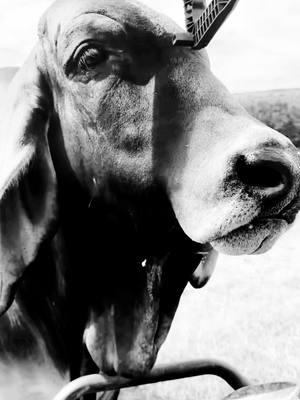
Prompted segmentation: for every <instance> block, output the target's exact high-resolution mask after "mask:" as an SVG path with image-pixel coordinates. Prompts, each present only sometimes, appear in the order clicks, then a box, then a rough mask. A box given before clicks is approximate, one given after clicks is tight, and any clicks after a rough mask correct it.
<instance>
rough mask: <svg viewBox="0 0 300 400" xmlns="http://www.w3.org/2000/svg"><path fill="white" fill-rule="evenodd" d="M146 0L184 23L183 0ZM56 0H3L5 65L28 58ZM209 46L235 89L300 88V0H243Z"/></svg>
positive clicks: (0, 23) (0, 20)
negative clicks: (41, 20) (41, 19)
mask: <svg viewBox="0 0 300 400" xmlns="http://www.w3.org/2000/svg"><path fill="white" fill-rule="evenodd" d="M82 1H85V0H82ZM119 1H122V0H119ZM143 2H144V3H146V4H147V5H149V6H151V7H153V8H155V9H157V10H159V11H162V12H164V13H166V14H168V15H169V16H171V17H172V18H173V19H175V20H176V21H177V22H178V23H180V24H181V25H183V7H182V3H183V2H182V0H143ZM51 3H52V0H0V67H3V66H7V65H20V64H21V63H22V62H23V61H24V59H25V58H26V56H27V54H28V53H29V51H30V49H31V47H32V45H33V43H34V41H35V38H36V26H37V21H38V19H39V16H40V15H41V14H42V12H43V11H44V10H45V9H46V8H47V6H48V5H49V4H51ZM208 50H209V55H210V59H211V62H212V69H213V71H214V72H215V73H216V75H217V76H218V77H219V78H220V79H221V80H222V81H223V82H224V83H225V84H226V86H227V87H228V88H229V89H230V90H232V91H235V92H236V91H245V90H247V91H248V90H264V89H275V88H293V87H300V1H299V0H240V2H239V4H238V5H237V8H236V10H235V11H234V13H233V14H232V15H231V16H230V18H229V19H228V20H227V21H226V22H225V24H224V26H223V27H222V28H221V29H220V31H219V32H218V33H217V35H216V37H215V38H214V39H213V41H212V42H211V44H210V45H209V47H208Z"/></svg>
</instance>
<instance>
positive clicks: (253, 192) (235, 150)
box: [170, 127, 300, 255]
mask: <svg viewBox="0 0 300 400" xmlns="http://www.w3.org/2000/svg"><path fill="white" fill-rule="evenodd" d="M249 132H251V131H249ZM259 135H261V137H260V136H259ZM192 146H193V145H192V144H191V145H190V147H192ZM210 146H211V147H212V149H213V150H211V149H209V150H208V151H207V152H206V154H205V153H204V154H203V155H201V154H200V152H198V154H197V153H196V151H195V150H193V152H191V153H190V154H188V155H187V157H186V160H188V161H187V162H186V165H185V170H184V173H183V174H181V176H180V177H179V178H178V176H176V179H177V182H176V185H173V188H174V191H172V190H171V191H170V193H171V195H170V197H171V200H172V204H173V208H174V211H175V214H176V217H177V219H178V221H179V223H180V225H181V226H182V228H183V230H184V231H185V233H186V234H187V236H188V237H190V238H191V239H192V240H194V241H195V242H198V243H211V244H212V246H213V247H214V248H215V249H216V250H217V251H220V252H223V253H226V254H231V255H241V254H259V253H262V252H265V251H267V250H268V249H269V248H271V247H272V245H273V244H274V243H275V241H276V239H277V238H278V237H279V236H280V235H281V234H282V233H283V232H284V231H286V229H287V228H288V227H289V226H290V225H291V223H292V222H293V221H294V220H295V217H296V214H297V212H298V211H299V209H300V197H299V193H300V157H299V152H298V151H297V149H296V148H295V147H294V146H293V145H292V143H291V142H290V141H289V140H288V139H286V138H285V137H283V135H281V134H279V133H278V132H275V131H273V130H271V129H270V128H267V127H260V128H258V129H257V128H256V130H253V131H252V136H251V134H249V133H248V134H247V135H245V138H243V136H242V135H240V137H239V138H236V139H235V138H234V135H233V140H232V142H231V143H230V142H229V141H228V139H227V142H225V141H224V140H223V141H222V138H221V140H220V143H217V144H214V147H213V146H212V145H210ZM198 149H199V147H198ZM195 154H196V155H195ZM178 182H180V183H179V184H178Z"/></svg>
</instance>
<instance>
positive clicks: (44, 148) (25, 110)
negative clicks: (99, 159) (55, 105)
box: [0, 50, 56, 315]
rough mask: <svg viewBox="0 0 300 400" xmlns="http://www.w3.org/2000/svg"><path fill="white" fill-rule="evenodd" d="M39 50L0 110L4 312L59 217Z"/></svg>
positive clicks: (0, 303)
mask: <svg viewBox="0 0 300 400" xmlns="http://www.w3.org/2000/svg"><path fill="white" fill-rule="evenodd" d="M37 54H38V52H37V51H36V50H35V51H34V52H33V53H32V54H31V56H30V57H29V59H28V60H27V62H26V63H25V65H24V66H23V67H22V68H21V69H20V70H19V71H18V72H17V74H16V76H15V77H14V79H13V81H12V83H11V85H10V87H9V89H8V96H7V101H6V105H5V110H4V112H3V114H0V315H1V314H3V313H4V312H5V311H6V310H7V309H8V307H9V306H10V304H11V302H12V301H13V298H14V293H15V290H16V284H17V282H18V281H19V279H20V278H21V277H22V275H23V273H24V271H25V269H26V267H28V265H29V264H30V263H31V262H32V261H33V260H34V259H35V257H36V255H37V252H38V249H39V247H40V244H41V242H42V241H43V240H44V239H45V238H46V237H47V235H48V234H49V230H50V228H51V226H53V223H54V221H55V215H56V178H55V173H54V169H53V165H52V161H51V156H50V151H49V145H48V138H47V136H48V135H47V134H48V126H49V121H50V115H51V93H50V90H49V88H48V86H47V83H46V80H45V78H44V76H43V73H42V72H41V70H40V68H39V66H38V57H37Z"/></svg>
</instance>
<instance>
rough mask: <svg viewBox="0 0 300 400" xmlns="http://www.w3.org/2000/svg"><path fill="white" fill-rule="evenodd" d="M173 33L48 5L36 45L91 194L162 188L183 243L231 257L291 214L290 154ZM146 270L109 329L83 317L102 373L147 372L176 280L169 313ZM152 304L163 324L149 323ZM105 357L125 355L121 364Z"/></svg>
mask: <svg viewBox="0 0 300 400" xmlns="http://www.w3.org/2000/svg"><path fill="white" fill-rule="evenodd" d="M120 4H122V5H121V6H120ZM177 29H179V28H178V27H177V26H176V25H174V24H173V23H172V22H170V21H168V20H167V19H163V18H161V17H160V16H158V15H156V14H155V13H152V12H151V11H149V10H148V9H145V8H144V7H141V6H137V5H136V4H135V3H133V2H129V1H128V2H127V1H124V2H122V3H119V2H118V3H115V2H112V1H108V0H98V1H96V0H95V1H94V0H93V1H92V0H90V1H85V2H84V4H83V2H80V1H77V2H76V1H73V0H72V1H65V2H57V3H55V5H54V6H53V7H52V8H51V9H50V10H49V12H48V13H47V14H46V16H45V17H44V19H43V20H42V23H41V25H40V42H41V45H42V47H43V49H44V65H45V66H47V67H46V68H47V73H48V77H49V80H50V82H51V86H52V87H53V96H54V110H55V114H56V115H57V117H58V119H59V121H60V127H61V132H62V137H63V141H64V145H65V150H66V153H67V157H68V160H69V162H70V165H71V168H72V170H73V171H74V173H75V175H76V177H77V179H78V180H79V181H80V183H81V185H82V187H84V188H85V190H87V191H88V192H90V194H91V196H92V195H93V196H94V197H99V198H101V196H103V193H106V186H107V185H108V184H109V183H110V181H111V180H113V181H114V182H117V184H118V185H119V186H122V188H123V189H122V190H123V191H127V192H129V193H130V192H132V193H143V192H147V191H148V189H149V188H151V187H152V186H156V185H157V186H159V187H161V188H163V191H164V193H165V194H166V195H167V196H168V199H169V201H170V203H171V205H172V208H173V211H174V213H175V216H176V218H177V220H178V223H179V225H180V226H181V228H182V229H183V231H184V232H185V234H186V236H187V237H188V238H190V239H192V240H193V241H194V242H197V243H202V244H207V243H210V244H212V246H213V247H215V248H216V249H217V250H220V251H224V252H227V253H231V254H257V253H260V252H263V251H266V250H267V249H269V248H270V247H271V245H272V244H273V243H274V241H275V239H276V238H277V237H278V235H279V234H280V233H282V232H283V231H285V230H286V229H287V227H288V225H289V224H290V223H291V222H293V220H294V218H295V214H296V212H297V211H298V208H299V207H298V205H297V204H298V203H299V168H300V163H299V157H298V155H297V151H296V149H295V148H294V147H293V145H292V144H291V142H290V141H289V140H288V139H286V138H285V137H283V136H282V135H280V134H279V133H277V132H275V131H273V130H272V129H270V128H267V127H266V126H264V125H263V124H261V123H259V122H258V121H256V120H254V119H253V118H251V117H250V116H249V115H248V114H247V113H246V112H245V111H244V110H243V109H242V108H241V107H240V106H239V105H238V104H237V103H236V102H235V100H234V99H233V98H232V97H231V96H230V94H229V93H228V92H227V91H226V89H225V88H224V87H223V86H222V85H221V84H220V83H219V82H218V80H217V79H216V78H215V77H214V76H213V74H212V73H211V71H210V68H209V63H208V60H207V57H206V54H205V52H204V51H201V52H193V51H191V50H188V49H183V48H175V47H173V46H172V37H173V34H174V33H175V32H176V30H177ZM158 229H159V227H158ZM173 262H175V260H173ZM182 262H184V260H182ZM149 271H150V272H149V273H147V274H146V273H144V274H143V276H142V277H141V278H139V279H140V281H139V279H136V280H134V282H135V283H131V281H130V280H129V279H128V277H126V276H125V275H124V277H123V278H124V282H126V283H128V286H129V288H131V289H132V290H133V293H134V295H135V296H139V297H134V296H132V294H130V296H131V297H132V299H131V297H130V300H128V296H129V289H124V291H121V292H120V293H116V298H117V300H116V299H113V300H112V301H111V302H112V304H115V303H114V302H119V308H120V309H121V310H123V312H124V313H123V314H122V316H121V317H120V318H119V321H121V322H120V326H117V327H116V328H112V326H114V324H116V325H117V323H116V321H117V320H118V316H117V315H118V311H117V309H114V311H112V309H113V308H109V307H107V308H106V309H105V310H104V311H103V313H102V314H101V313H100V312H98V313H97V312H96V315H94V316H92V318H91V324H90V326H89V329H88V330H87V333H86V336H87V343H88V347H89V350H90V352H91V354H92V356H93V358H94V360H95V361H96V362H97V363H98V365H99V366H100V367H101V368H104V369H106V366H108V367H107V370H109V371H110V372H111V371H112V370H113V368H114V370H115V371H116V372H118V373H123V374H128V373H134V374H137V373H140V372H143V371H144V370H146V369H148V368H150V367H151V366H152V364H153V362H154V359H155V356H156V352H157V349H158V348H159V346H160V345H161V343H162V341H163V339H164V337H165V334H164V335H162V336H163V338H161V337H159V338H158V339H157V331H159V328H157V326H158V325H159V324H160V326H163V329H162V330H165V331H166V332H167V331H168V329H169V326H170V323H171V320H172V318H173V315H174V312H175V310H176V307H177V304H178V301H179V297H180V294H181V290H182V289H183V287H184V284H185V283H186V281H187V277H184V279H183V281H184V284H182V287H181V288H180V290H176V289H177V287H178V282H179V280H178V281H176V279H175V280H174V282H175V283H174V293H175V294H176V295H174V299H172V301H171V300H170V302H171V303H172V307H170V309H169V310H168V307H167V305H166V304H167V300H166V299H164V301H165V303H163V301H161V303H160V304H158V303H159V302H157V301H156V300H157V298H156V297H155V296H158V295H157V287H160V281H161V279H162V280H163V278H162V276H161V273H162V272H161V270H160V269H159V268H158V270H156V267H155V261H154V262H153V265H152V268H151V269H150V270H149ZM145 276H147V277H146V278H145ZM145 279H146V280H145ZM178 279H179V278H178ZM119 283H120V286H119V287H121V284H122V282H121V281H120V282H119ZM164 285H165V286H167V285H166V283H164ZM171 286H172V285H171ZM126 290H127V292H126ZM170 292H171V291H170ZM145 293H146V294H145ZM172 293H173V292H172ZM122 296H123V297H122ZM126 296H127V297H126ZM147 296H148V297H147ZM136 299H138V300H136ZM153 299H154V300H153ZM139 301H140V303H139V304H138V302H139ZM162 305H163V306H164V307H166V309H167V311H168V312H166V314H167V315H168V317H167V318H166V319H164V315H163V313H161V315H160V316H159V317H158V316H157V315H158V314H159V307H162ZM131 307H132V308H131ZM118 310H119V309H118ZM124 310H125V311H124ZM160 312H161V311H160ZM114 313H115V314H114ZM130 313H131V314H132V316H133V317H132V318H131V316H130V315H129V314H130ZM158 318H159V322H158ZM126 321H127V322H126ZM128 321H132V323H133V324H135V327H134V328H132V327H130V326H129V325H130V324H129V322H128ZM141 325H143V326H144V328H143V327H141ZM145 326H146V327H147V329H148V331H146V330H147V329H146V328H145ZM124 327H125V328H124ZM113 329H115V330H113ZM122 329H123V333H124V330H125V331H126V332H125V333H126V334H125V333H124V335H123V336H122ZM131 329H133V331H134V335H135V339H134V340H133V343H134V345H133V346H132V347H130V343H131V339H130V338H129V336H130V334H129V333H128V332H131ZM103 332H104V333H103ZM118 332H119V333H118ZM114 335H119V336H118V337H115V336H114ZM158 336H159V335H158ZM107 337H108V341H107ZM155 338H156V339H155ZM118 340H119V344H120V343H121V344H120V346H119V348H118V349H117V350H116V346H117V345H116V342H118ZM155 340H156V342H155ZM154 342H155V343H154ZM128 343H129V345H128ZM101 346H102V350H103V349H104V350H103V351H102V353H101V352H100V349H99V348H100V347H101ZM124 349H125V350H124ZM103 352H104V353H105V355H104V356H103ZM115 353H118V357H119V359H121V358H122V354H123V355H124V354H125V355H124V359H125V361H124V360H123V361H124V363H123V364H122V362H123V361H122V360H121V361H120V360H119V361H116V358H115ZM103 360H104V361H103ZM118 362H119V364H118Z"/></svg>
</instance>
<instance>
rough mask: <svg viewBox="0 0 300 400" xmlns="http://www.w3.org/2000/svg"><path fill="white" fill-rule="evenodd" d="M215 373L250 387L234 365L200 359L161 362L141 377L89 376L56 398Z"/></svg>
mask: <svg viewBox="0 0 300 400" xmlns="http://www.w3.org/2000/svg"><path fill="white" fill-rule="evenodd" d="M200 375H215V376H218V377H220V378H222V379H223V380H225V381H226V382H227V383H228V385H230V386H231V387H232V388H233V389H234V390H237V389H239V388H242V387H244V386H248V385H249V382H248V380H247V379H246V378H244V377H243V376H242V375H241V374H240V373H238V372H237V371H236V370H235V369H234V368H232V367H231V366H229V365H227V364H225V363H223V362H219V361H216V360H198V361H189V362H184V363H177V364H172V365H170V364H168V365H160V366H157V367H156V368H154V369H153V370H152V371H151V372H149V373H148V374H146V375H143V376H142V377H138V378H132V379H127V378H122V377H117V376H116V377H109V376H105V375H102V374H93V375H86V376H83V377H81V378H78V379H75V380H74V381H72V382H70V383H69V384H67V385H66V386H65V387H64V388H63V389H62V390H61V391H60V392H59V393H58V394H57V395H56V396H55V397H54V399H53V400H76V399H78V398H79V397H81V396H84V395H86V394H90V393H97V392H105V391H109V390H117V389H124V388H129V387H134V386H140V385H147V384H152V383H157V382H165V381H172V380H176V379H183V378H191V377H195V376H200Z"/></svg>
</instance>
